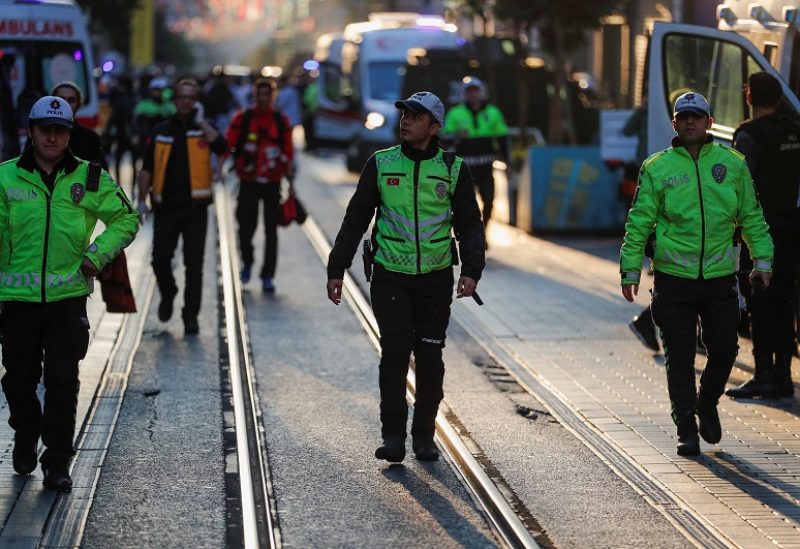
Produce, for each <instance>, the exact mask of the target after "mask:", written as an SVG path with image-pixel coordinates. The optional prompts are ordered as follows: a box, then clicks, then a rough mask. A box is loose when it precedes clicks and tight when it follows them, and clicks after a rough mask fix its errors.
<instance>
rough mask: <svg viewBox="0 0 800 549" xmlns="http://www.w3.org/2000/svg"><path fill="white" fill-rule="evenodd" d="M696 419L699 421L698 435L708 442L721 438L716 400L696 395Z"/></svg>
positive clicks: (711, 442) (714, 442)
mask: <svg viewBox="0 0 800 549" xmlns="http://www.w3.org/2000/svg"><path fill="white" fill-rule="evenodd" d="M697 419H698V420H699V423H700V429H699V430H700V436H701V437H703V440H705V441H706V442H708V443H709V444H716V443H717V442H719V441H720V440H721V439H722V425H721V424H720V422H719V413H718V412H717V402H716V401H712V400H710V399H708V398H704V397H703V396H698V397H697Z"/></svg>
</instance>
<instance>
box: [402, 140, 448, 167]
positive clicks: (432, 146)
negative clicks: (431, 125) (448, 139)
mask: <svg viewBox="0 0 800 549" xmlns="http://www.w3.org/2000/svg"><path fill="white" fill-rule="evenodd" d="M400 150H401V151H402V152H403V154H404V155H406V156H407V157H408V158H410V159H411V160H414V161H415V162H416V161H419V160H430V159H431V158H433V157H434V156H436V153H437V152H439V138H438V137H437V136H433V138H432V139H431V142H430V143H428V148H427V149H425V150H421V149H415V148H414V147H412V146H411V145H409V144H407V143H401V145H400Z"/></svg>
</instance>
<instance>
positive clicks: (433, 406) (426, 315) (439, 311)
mask: <svg viewBox="0 0 800 549" xmlns="http://www.w3.org/2000/svg"><path fill="white" fill-rule="evenodd" d="M370 296H371V298H372V310H373V312H374V313H375V319H376V320H377V321H378V327H379V328H380V333H381V362H380V367H379V370H380V371H379V383H380V392H381V408H380V411H381V426H382V428H381V434H382V435H383V437H384V438H386V437H388V436H405V435H406V422H407V419H408V405H407V403H406V375H407V373H408V363H409V360H410V358H411V353H412V352H413V353H414V365H415V374H416V385H417V387H416V391H417V392H416V404H415V405H414V419H413V421H412V425H411V434H412V436H415V437H423V438H427V437H433V432H434V427H435V421H436V412H437V410H438V409H439V402H440V401H441V400H442V397H443V392H442V382H443V380H444V362H443V361H442V349H443V348H444V341H445V333H446V331H447V325H448V323H449V322H450V304H451V303H452V301H453V270H452V269H450V268H448V269H444V270H441V271H436V272H433V273H428V274H423V275H408V274H402V273H394V272H390V271H387V270H386V269H384V268H383V267H381V266H380V265H376V266H375V272H374V275H373V278H372V283H371V285H370Z"/></svg>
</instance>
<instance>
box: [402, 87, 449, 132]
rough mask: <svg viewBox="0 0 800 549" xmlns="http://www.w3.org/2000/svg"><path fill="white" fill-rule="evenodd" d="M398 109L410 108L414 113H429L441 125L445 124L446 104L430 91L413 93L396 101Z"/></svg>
mask: <svg viewBox="0 0 800 549" xmlns="http://www.w3.org/2000/svg"><path fill="white" fill-rule="evenodd" d="M394 106H395V107H397V108H398V109H408V110H410V111H411V112H413V113H417V114H420V113H424V112H426V113H428V114H430V115H431V116H433V118H434V119H435V120H436V121H437V122H438V123H439V124H441V125H444V104H443V103H442V100H441V99H439V98H438V97H436V95H434V94H432V93H431V92H428V91H421V92H417V93H415V94H412V95H411V97H409V98H408V99H403V100H400V101H395V103H394Z"/></svg>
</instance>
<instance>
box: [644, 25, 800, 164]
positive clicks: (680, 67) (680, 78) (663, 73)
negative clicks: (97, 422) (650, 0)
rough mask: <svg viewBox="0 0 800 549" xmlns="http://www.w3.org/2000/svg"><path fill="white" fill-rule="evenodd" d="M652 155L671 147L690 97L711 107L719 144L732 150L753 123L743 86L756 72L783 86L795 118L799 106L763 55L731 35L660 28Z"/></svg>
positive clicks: (655, 41)
mask: <svg viewBox="0 0 800 549" xmlns="http://www.w3.org/2000/svg"><path fill="white" fill-rule="evenodd" d="M648 64H649V70H648V73H647V74H648V84H649V85H648V87H647V89H648V94H647V98H648V103H647V108H648V117H647V122H648V143H647V144H648V152H649V154H652V153H654V152H657V151H660V150H663V149H665V148H667V147H669V146H670V142H671V140H672V138H673V136H674V135H675V132H674V131H673V129H672V108H673V106H674V104H675V100H676V99H677V98H678V96H680V95H681V94H683V93H685V92H687V91H694V92H698V93H700V94H702V95H703V96H705V97H706V99H708V101H709V103H710V104H711V114H712V117H713V118H714V125H713V126H712V128H711V130H710V133H711V134H712V135H713V136H714V139H715V140H716V141H719V142H721V143H725V144H728V145H730V143H731V141H732V139H733V132H734V131H735V130H736V128H737V126H738V125H739V124H740V123H741V122H743V121H744V120H746V119H748V118H750V115H751V113H750V109H749V107H748V106H747V102H746V98H745V93H744V86H745V84H746V83H747V78H748V76H749V75H750V74H752V73H754V72H759V71H764V72H768V73H770V74H772V75H773V76H775V77H776V78H778V79H779V80H780V81H781V85H782V86H783V94H784V97H785V99H786V103H787V106H788V108H789V109H791V110H793V111H794V113H793V114H794V115H797V113H798V112H800V102H798V99H797V97H796V96H795V94H794V93H793V92H792V90H791V89H790V88H789V86H788V85H787V84H786V82H785V81H784V80H783V79H782V78H781V76H780V75H779V74H778V72H777V71H776V70H775V69H774V68H773V67H772V66H771V65H770V64H769V62H768V61H767V60H766V59H765V58H764V56H763V55H762V54H761V53H760V52H759V51H758V49H757V48H756V47H755V46H754V45H753V44H752V43H751V42H750V41H749V40H747V39H746V38H745V37H743V36H742V35H740V34H737V33H735V32H732V31H722V30H718V29H714V28H710V27H700V26H696V25H684V24H678V23H661V22H657V23H655V25H654V27H653V35H652V37H651V41H650V49H649V53H648Z"/></svg>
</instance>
